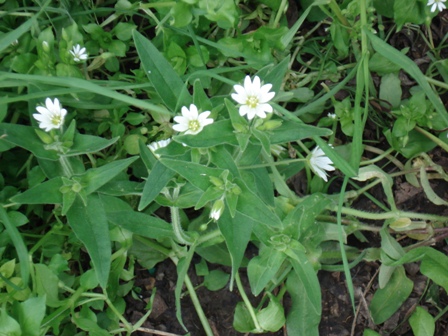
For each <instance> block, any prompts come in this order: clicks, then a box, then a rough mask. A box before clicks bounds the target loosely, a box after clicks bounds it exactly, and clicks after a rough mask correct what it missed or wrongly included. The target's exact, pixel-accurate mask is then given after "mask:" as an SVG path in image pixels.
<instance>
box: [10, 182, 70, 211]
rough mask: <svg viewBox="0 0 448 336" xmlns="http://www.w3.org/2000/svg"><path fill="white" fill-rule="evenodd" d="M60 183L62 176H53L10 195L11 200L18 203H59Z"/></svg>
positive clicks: (60, 199) (60, 197) (60, 200)
mask: <svg viewBox="0 0 448 336" xmlns="http://www.w3.org/2000/svg"><path fill="white" fill-rule="evenodd" d="M62 185H63V183H62V178H60V177H55V178H53V179H51V180H48V181H45V182H43V183H41V184H38V185H37V186H35V187H33V188H31V189H28V190H26V191H25V192H23V193H21V194H18V195H16V196H14V197H12V198H11V201H12V202H15V203H20V204H61V203H62V193H61V192H60V191H59V189H60V188H61V187H62Z"/></svg>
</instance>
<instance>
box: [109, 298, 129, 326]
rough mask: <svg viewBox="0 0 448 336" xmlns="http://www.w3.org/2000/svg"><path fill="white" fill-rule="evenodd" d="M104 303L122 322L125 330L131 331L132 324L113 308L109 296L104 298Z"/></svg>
mask: <svg viewBox="0 0 448 336" xmlns="http://www.w3.org/2000/svg"><path fill="white" fill-rule="evenodd" d="M106 303H107V305H108V306H109V308H110V309H111V310H112V311H113V313H114V314H115V315H116V316H117V317H118V318H119V319H120V321H121V323H123V325H124V327H125V329H126V331H127V332H129V333H130V332H132V325H130V324H129V322H128V321H127V320H126V319H125V318H124V316H123V315H121V314H120V312H119V311H118V310H117V308H115V306H114V305H113V303H112V301H110V300H109V298H106Z"/></svg>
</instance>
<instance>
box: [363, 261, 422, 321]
mask: <svg viewBox="0 0 448 336" xmlns="http://www.w3.org/2000/svg"><path fill="white" fill-rule="evenodd" d="M413 287H414V283H413V282H412V280H410V279H408V277H406V273H405V270H404V268H403V267H402V266H400V267H397V269H396V270H395V272H394V274H393V275H392V277H391V279H390V281H389V282H388V283H387V285H386V287H384V288H382V289H378V290H377V291H376V292H375V294H374V295H373V299H372V301H371V302H370V307H369V309H370V313H371V315H372V319H373V321H374V322H375V324H381V323H383V322H384V321H386V320H387V319H388V318H389V317H391V316H392V315H393V314H394V313H395V312H396V311H397V310H398V308H400V307H401V305H402V304H403V302H404V301H406V299H407V298H408V297H409V295H410V294H411V292H412V288H413Z"/></svg>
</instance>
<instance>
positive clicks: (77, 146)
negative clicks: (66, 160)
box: [65, 133, 119, 156]
mask: <svg viewBox="0 0 448 336" xmlns="http://www.w3.org/2000/svg"><path fill="white" fill-rule="evenodd" d="M118 139H119V137H115V138H112V139H104V138H100V137H97V136H93V135H87V134H79V133H76V134H75V138H74V140H73V147H71V148H70V150H69V151H68V152H67V154H65V156H77V155H81V154H88V153H96V152H99V151H101V150H103V149H104V148H107V147H109V146H110V145H113V144H114V143H115V142H117V140H118Z"/></svg>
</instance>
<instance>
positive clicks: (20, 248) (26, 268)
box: [0, 206, 30, 330]
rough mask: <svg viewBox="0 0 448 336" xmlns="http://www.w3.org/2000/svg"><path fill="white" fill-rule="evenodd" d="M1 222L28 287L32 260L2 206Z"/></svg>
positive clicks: (0, 209) (0, 212)
mask: <svg viewBox="0 0 448 336" xmlns="http://www.w3.org/2000/svg"><path fill="white" fill-rule="evenodd" d="M0 222H2V223H3V225H4V226H5V228H6V232H7V233H8V235H9V238H11V241H12V243H13V245H14V248H15V249H16V253H17V256H18V257H19V260H20V275H21V277H22V281H23V284H24V285H25V286H26V285H27V284H28V281H29V277H30V259H29V257H28V250H27V248H26V246H25V243H24V242H23V238H22V236H21V235H20V233H19V231H18V230H17V228H16V227H15V226H14V225H13V224H12V223H11V221H10V220H9V217H8V214H7V213H6V211H5V209H4V208H3V207H2V206H0ZM0 330H1V328H0Z"/></svg>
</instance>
